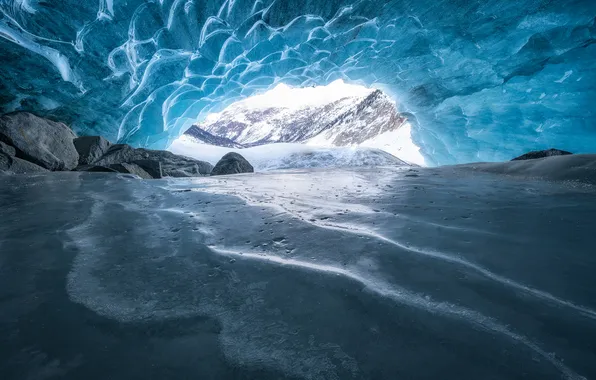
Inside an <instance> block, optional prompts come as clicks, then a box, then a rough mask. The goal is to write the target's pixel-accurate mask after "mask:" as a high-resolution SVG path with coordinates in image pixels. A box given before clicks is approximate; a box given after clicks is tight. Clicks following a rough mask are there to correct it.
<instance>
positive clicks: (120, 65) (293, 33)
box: [0, 0, 596, 165]
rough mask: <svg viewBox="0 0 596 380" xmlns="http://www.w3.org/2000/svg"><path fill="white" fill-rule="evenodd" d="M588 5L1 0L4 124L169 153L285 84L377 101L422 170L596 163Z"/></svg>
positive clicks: (595, 62)
mask: <svg viewBox="0 0 596 380" xmlns="http://www.w3.org/2000/svg"><path fill="white" fill-rule="evenodd" d="M595 20H596V2H594V1H592V0H564V1H557V2H554V1H543V0H520V1H517V2H510V1H504V0H489V1H480V0H470V1H465V2H462V1H456V0H447V1H440V2H436V1H407V0H383V1H377V0H359V1H354V0H330V1H321V0H287V1H279V0H277V1H276V0H184V1H183V0H159V1H146V0H130V1H126V2H122V1H113V0H100V1H99V5H98V2H97V1H80V0H76V1H75V0H64V1H60V2H44V1H16V0H7V1H2V2H0V57H1V59H2V65H0V79H1V80H0V112H1V113H6V112H11V111H30V112H34V113H36V114H38V115H40V116H44V117H49V118H53V119H55V120H59V121H63V122H65V123H67V124H68V125H71V126H72V127H73V128H74V129H75V131H76V132H77V133H78V134H80V135H102V136H104V137H106V138H108V139H109V140H110V141H112V142H116V141H118V142H121V143H127V144H130V145H132V146H135V147H147V148H156V149H164V148H166V147H168V146H170V145H171V144H172V142H173V141H174V140H176V139H177V138H178V137H179V136H180V135H181V134H182V133H184V131H185V130H186V129H188V128H189V127H190V126H191V125H192V123H194V122H195V121H196V120H197V119H202V118H204V117H206V116H207V115H208V114H211V113H214V112H220V111H222V110H223V109H224V108H225V107H227V106H229V105H230V104H232V103H234V102H236V101H238V100H241V99H243V98H246V97H249V96H251V95H254V94H258V93H262V92H263V91H267V90H269V89H272V88H273V87H275V86H277V85H278V84H280V83H284V84H287V85H291V86H298V87H309V86H313V85H315V86H316V85H328V84H331V83H333V82H334V81H336V80H338V79H341V80H344V81H345V82H347V83H352V84H362V85H365V86H369V87H374V88H379V89H382V90H383V91H384V92H385V93H386V94H387V95H388V96H390V97H391V98H392V99H393V100H394V101H395V102H396V103H397V105H398V107H399V109H398V111H399V112H400V113H401V114H408V115H409V116H408V120H409V121H410V124H411V131H412V132H411V134H412V140H413V142H414V144H415V145H416V146H418V147H420V153H421V154H422V155H423V156H424V160H425V162H426V163H427V164H428V165H442V164H456V163H466V162H477V161H502V160H508V159H511V158H513V157H516V156H518V155H520V154H522V153H524V152H527V151H529V150H537V149H546V148H551V147H556V148H559V149H564V150H568V151H572V152H574V153H587V152H593V151H594V150H596V117H595V114H594V112H595V111H594V107H593V103H594V99H595V98H596V87H595V86H594V83H595V81H596V76H595V75H596V74H594V73H596V59H595V57H596V44H595V43H594V41H596V24H595Z"/></svg>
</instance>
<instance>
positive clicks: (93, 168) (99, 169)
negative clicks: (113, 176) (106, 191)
mask: <svg viewBox="0 0 596 380" xmlns="http://www.w3.org/2000/svg"><path fill="white" fill-rule="evenodd" d="M74 170H75V171H77V172H94V173H119V171H118V170H116V169H112V168H108V167H106V166H99V165H80V166H77V167H76V168H74Z"/></svg>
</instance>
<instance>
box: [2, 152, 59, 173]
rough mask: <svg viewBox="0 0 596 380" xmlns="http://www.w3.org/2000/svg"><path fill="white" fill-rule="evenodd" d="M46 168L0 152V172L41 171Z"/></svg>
mask: <svg viewBox="0 0 596 380" xmlns="http://www.w3.org/2000/svg"><path fill="white" fill-rule="evenodd" d="M47 171H48V170H47V169H45V168H42V167H41V166H38V165H35V164H33V163H31V162H29V161H25V160H22V159H20V158H18V157H14V156H9V155H8V154H6V153H3V152H0V172H3V173H8V174H26V173H42V172H47Z"/></svg>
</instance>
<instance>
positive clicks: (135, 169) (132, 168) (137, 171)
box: [110, 162, 153, 179]
mask: <svg viewBox="0 0 596 380" xmlns="http://www.w3.org/2000/svg"><path fill="white" fill-rule="evenodd" d="M110 169H114V170H116V171H118V172H119V173H126V174H134V175H137V176H139V177H141V178H142V179H153V177H152V176H151V174H149V173H147V172H146V171H145V170H143V168H141V167H140V166H139V165H137V164H129V163H126V162H123V163H121V164H113V165H110Z"/></svg>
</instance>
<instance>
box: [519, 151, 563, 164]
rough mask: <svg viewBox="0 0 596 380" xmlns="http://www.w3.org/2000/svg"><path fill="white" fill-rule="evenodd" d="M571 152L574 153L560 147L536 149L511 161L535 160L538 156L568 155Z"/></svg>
mask: <svg viewBox="0 0 596 380" xmlns="http://www.w3.org/2000/svg"><path fill="white" fill-rule="evenodd" d="M569 154H573V153H571V152H567V151H565V150H559V149H546V150H535V151H532V152H529V153H526V154H522V155H521V156H519V157H515V158H514V159H513V160H511V161H522V160H533V159H536V158H544V157H551V156H567V155H569Z"/></svg>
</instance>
